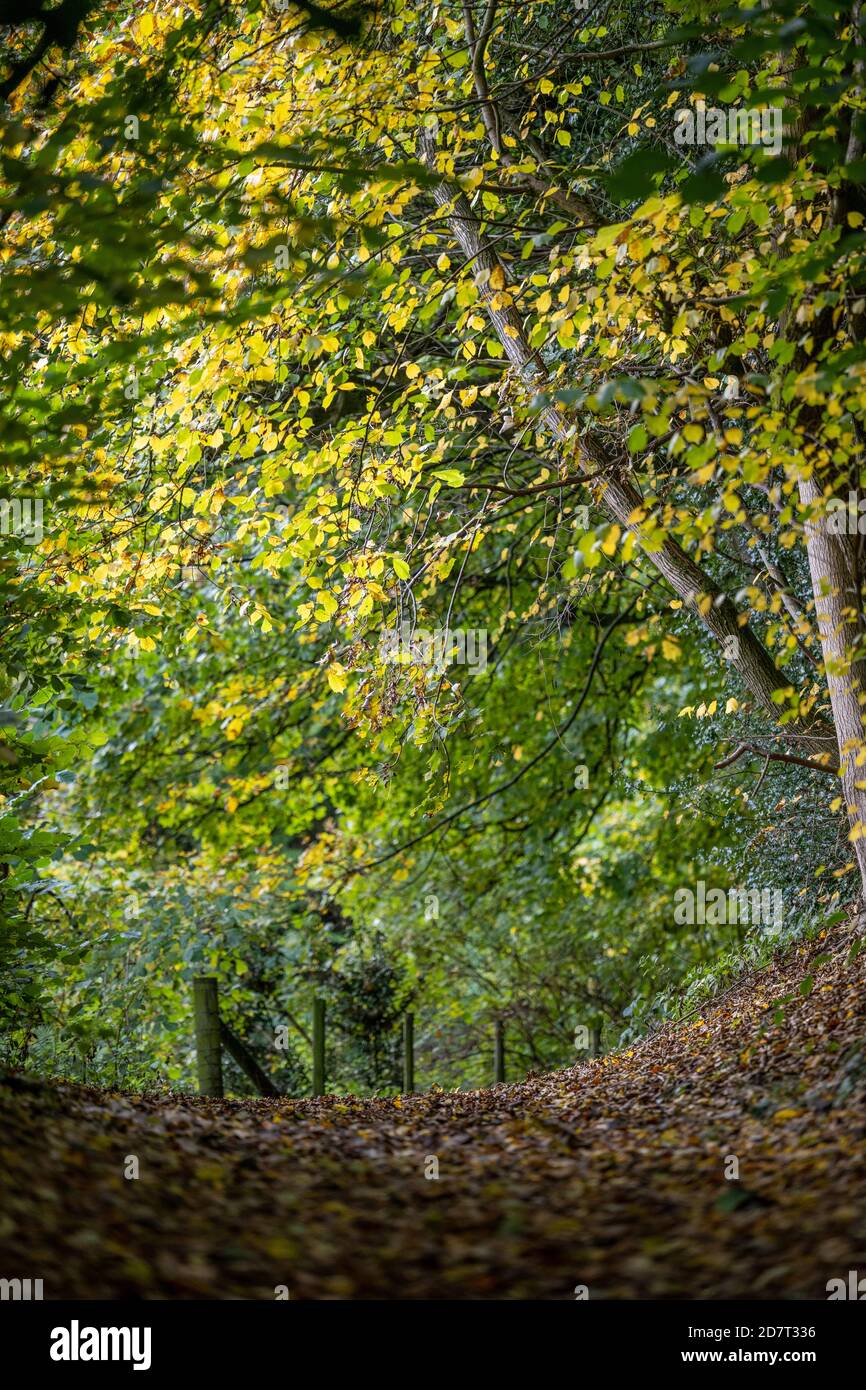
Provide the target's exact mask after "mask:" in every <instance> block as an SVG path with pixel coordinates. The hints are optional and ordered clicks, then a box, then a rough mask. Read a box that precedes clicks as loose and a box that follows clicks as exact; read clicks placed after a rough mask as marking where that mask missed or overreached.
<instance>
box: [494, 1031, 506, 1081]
mask: <svg viewBox="0 0 866 1390" xmlns="http://www.w3.org/2000/svg"><path fill="white" fill-rule="evenodd" d="M493 1080H494V1082H497V1081H504V1080H505V1025H504V1023H503V1022H502V1019H501V1018H497V1020H496V1023H495V1025H494V1033H493Z"/></svg>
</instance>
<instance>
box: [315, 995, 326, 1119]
mask: <svg viewBox="0 0 866 1390" xmlns="http://www.w3.org/2000/svg"><path fill="white" fill-rule="evenodd" d="M324 1094H325V1001H324V999H314V1000H313V1095H314V1096H323V1095H324Z"/></svg>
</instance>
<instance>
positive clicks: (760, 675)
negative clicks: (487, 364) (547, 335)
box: [419, 130, 836, 765]
mask: <svg viewBox="0 0 866 1390" xmlns="http://www.w3.org/2000/svg"><path fill="white" fill-rule="evenodd" d="M419 153H420V156H421V158H422V159H423V161H424V162H425V163H426V165H427V166H428V167H429V168H430V169H435V139H434V137H433V135H432V133H431V132H430V131H427V130H424V131H422V132H421V134H420V136H419ZM432 192H433V198H434V200H435V202H436V204H437V206H438V207H440V208H442V209H443V210H445V220H446V222H447V224H448V226H449V228H450V229H451V231H452V233H453V235H454V237H455V239H456V241H457V242H458V244H459V246H460V249H461V250H462V252H463V254H464V256H465V257H466V260H467V262H468V263H469V264H471V265H472V266H473V267H474V268H475V272H476V276H477V278H478V282H479V293H480V295H481V298H482V300H483V302H484V304H485V307H486V309H487V312H488V314H489V316H490V321H491V323H492V324H493V327H494V329H495V331H496V334H497V336H498V338H499V341H500V343H501V344H502V346H503V348H504V349H505V353H506V356H507V357H508V360H509V361H510V362H511V365H512V366H513V367H514V368H515V370H516V372H517V373H518V375H519V376H520V378H521V380H522V381H524V382H525V383H526V384H527V385H535V386H538V387H543V386H544V384H545V383H546V382H547V381H548V380H549V377H548V372H547V367H546V365H545V363H544V361H543V359H542V358H541V356H540V354H539V353H538V352H536V351H535V350H534V349H533V348H532V347H530V345H529V340H528V338H527V335H526V332H525V330H524V327H523V322H522V319H521V317H520V315H519V314H518V313H517V311H516V309H515V308H514V307H513V305H512V302H511V299H510V296H508V295H503V294H502V293H501V292H500V290H499V289H497V288H496V287H495V285H494V286H491V284H490V276H491V274H492V273H493V271H496V270H498V271H499V272H500V274H501V276H502V277H503V278H502V281H501V283H502V284H505V283H506V280H505V278H504V276H505V271H504V267H503V266H502V263H501V262H500V260H499V257H498V256H497V254H496V252H495V251H494V250H493V248H492V247H491V246H490V244H489V243H488V242H487V241H486V240H485V239H484V238H483V237H482V235H481V229H480V226H479V222H478V219H477V217H476V216H475V214H474V212H473V211H472V209H471V207H470V205H469V200H468V198H467V197H466V196H465V194H464V193H463V192H462V190H461V189H460V188H459V186H458V185H457V184H455V183H453V182H451V181H450V180H448V179H443V180H441V181H440V182H439V183H437V184H435V185H434V187H433V190H432ZM539 419H540V424H541V425H543V426H544V427H545V428H546V429H547V431H548V432H549V433H550V434H551V435H552V436H553V438H555V439H557V440H559V441H561V442H563V443H569V444H570V445H571V446H572V447H573V449H574V453H575V458H576V461H577V464H578V466H579V467H580V469H581V470H582V471H583V472H584V473H586V474H587V475H589V476H590V477H592V479H593V487H594V491H595V496H596V501H597V503H598V505H599V506H601V507H602V508H603V509H604V510H605V511H607V513H608V514H609V515H610V516H611V517H613V518H614V520H615V521H617V522H618V523H619V525H620V526H621V527H622V528H623V530H625V531H631V532H632V533H633V534H634V536H635V538H636V540H637V541H638V543H639V544H640V545H641V548H642V549H644V550H645V551H646V554H647V556H648V558H649V560H650V561H651V563H652V564H653V565H654V566H655V567H656V569H657V570H658V571H659V572H660V574H662V575H663V577H664V578H665V579H666V580H667V582H668V583H669V584H670V586H671V588H672V589H673V591H674V593H676V594H677V595H678V596H679V598H681V599H682V601H683V603H684V604H685V605H686V606H687V608H688V609H689V610H690V611H691V612H692V613H693V614H695V615H696V616H697V617H698V618H699V619H700V621H701V622H702V623H703V624H704V626H705V627H706V628H707V629H708V630H709V631H710V632H711V633H712V635H713V637H715V638H716V640H717V641H718V642H719V643H720V645H721V646H722V647H723V649H724V651H725V659H726V660H728V661H730V664H731V665H732V666H734V667H735V669H736V670H737V671H738V672H739V674H740V676H741V678H742V680H743V683H744V685H745V686H746V688H747V689H748V690H749V691H750V692H751V694H752V695H753V696H754V698H755V700H756V701H757V703H758V704H759V705H760V706H761V708H762V709H763V710H765V711H766V712H767V713H768V714H770V715H771V716H772V718H773V722H774V723H776V722H777V721H778V718H779V713H780V707H779V705H777V704H776V703H775V701H774V700H773V698H772V697H773V692H774V691H776V690H779V689H781V688H786V687H787V686H788V685H790V681H789V680H788V679H787V677H785V676H784V675H783V674H782V672H780V671H779V669H778V668H777V666H776V665H775V663H774V661H773V659H772V657H771V656H770V654H769V652H768V651H767V650H766V648H765V647H764V646H763V645H762V643H761V642H760V641H759V640H758V638H757V637H756V636H755V634H754V632H753V631H752V630H751V628H750V627H749V626H748V621H747V617H746V615H745V614H740V613H738V611H737V609H736V607H735V605H734V604H733V603H732V602H731V600H730V599H729V598H728V597H727V596H726V595H725V594H721V593H719V592H718V590H717V589H716V588H715V586H714V584H713V582H712V580H711V579H710V577H709V575H708V574H706V572H705V571H704V570H702V569H701V568H700V567H699V566H698V565H697V564H696V563H695V562H694V560H692V558H691V556H689V555H688V554H687V553H686V551H684V550H683V549H682V547H681V546H680V545H678V544H677V542H676V541H675V540H673V539H672V538H668V539H667V540H666V541H665V543H664V546H663V547H662V549H661V550H652V551H651V550H646V546H645V543H644V541H643V539H642V537H641V532H640V528H639V526H638V525H637V524H636V522H635V520H634V514H635V512H636V511H640V510H643V501H642V499H641V496H640V494H639V493H638V492H637V490H636V489H635V487H634V486H633V484H632V483H631V482H630V481H629V480H628V478H627V477H626V476H625V466H624V463H623V462H621V461H619V460H615V459H611V458H609V457H608V456H607V454H606V453H605V452H604V450H603V449H602V447H601V445H600V444H599V443H598V441H597V440H595V439H593V437H592V436H591V435H587V434H584V435H580V434H579V433H578V429H577V421H576V419H574V418H573V417H570V416H569V414H568V412H566V411H565V410H564V409H563V408H562V407H560V406H559V405H556V404H554V405H548V406H546V407H545V408H543V409H542V410H541V412H540V416H539ZM598 475H601V476H600V477H599V476H598ZM780 733H781V736H782V737H789V738H794V739H795V740H796V742H797V745H798V747H799V748H800V749H801V750H802V751H803V752H805V753H807V754H809V755H810V756H812V757H813V758H814V757H817V758H820V759H823V760H824V761H826V762H827V763H828V765H833V764H834V763H835V757H836V752H835V746H834V745H835V740H834V738H833V733H832V731H831V730H829V729H825V728H822V727H820V726H818V727H812V728H808V729H807V728H805V727H804V726H803V724H802V723H799V724H794V723H789V724H787V725H786V726H785V727H784V729H783V730H781V731H780Z"/></svg>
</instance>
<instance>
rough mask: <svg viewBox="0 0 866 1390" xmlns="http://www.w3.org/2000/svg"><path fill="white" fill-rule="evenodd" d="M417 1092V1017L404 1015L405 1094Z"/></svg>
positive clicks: (409, 1094)
mask: <svg viewBox="0 0 866 1390" xmlns="http://www.w3.org/2000/svg"><path fill="white" fill-rule="evenodd" d="M414 1090H415V1015H414V1014H404V1015H403V1094H404V1095H407V1096H411V1094H412V1092H413V1091H414Z"/></svg>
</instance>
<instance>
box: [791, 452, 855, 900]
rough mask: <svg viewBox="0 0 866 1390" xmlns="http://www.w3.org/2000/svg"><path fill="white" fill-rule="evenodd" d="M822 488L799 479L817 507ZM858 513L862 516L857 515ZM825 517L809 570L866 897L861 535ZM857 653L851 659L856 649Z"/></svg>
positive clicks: (815, 527)
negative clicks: (834, 526) (837, 528)
mask: <svg viewBox="0 0 866 1390" xmlns="http://www.w3.org/2000/svg"><path fill="white" fill-rule="evenodd" d="M822 497H823V490H822V488H821V487H820V484H819V483H817V482H816V481H815V479H814V478H809V479H807V480H804V481H803V482H801V483H800V501H801V502H802V503H803V505H804V506H806V505H814V503H815V502H817V501H819V500H820V499H821V498H822ZM841 500H842V504H843V508H845V510H843V512H842V515H843V516H844V517H845V520H846V522H848V520H849V518H848V513H847V498H844V499H841ZM858 515H859V514H858ZM827 521H828V517H827V515H823V516H821V517H819V518H816V520H815V521H810V522H807V523H806V544H807V549H808V553H809V571H810V573H811V576H812V592H813V594H814V596H815V614H816V618H817V623H818V634H819V636H820V639H821V651H822V654H823V657H824V669H825V672H826V675H827V689H828V691H829V695H830V705H831V707H832V710H833V722H834V724H835V725H836V738H837V741H838V745H839V767H840V771H841V776H842V788H843V795H844V798H845V807H846V810H847V812H848V820H849V822H850V825H851V835H852V842H853V845H854V853H855V855H856V857H857V863H858V865H859V868H860V878H861V882H862V887H863V897H864V899H866V766H863V765H862V763H861V762H860V759H861V757H862V756H863V753H864V747H866V745H864V738H863V734H864V724H863V717H864V707H866V661H864V659H863V656H862V650H863V648H862V646H861V645H860V644H861V643H862V641H863V635H864V633H863V614H862V610H861V579H860V566H859V544H858V542H859V536H858V535H857V534H856V533H855V534H854V535H849V534H847V533H846V534H838V533H836V534H834V533H833V532H831V531H830V530H829V529H828V525H827ZM853 652H856V653H858V655H857V658H856V659H852V653H853Z"/></svg>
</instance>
